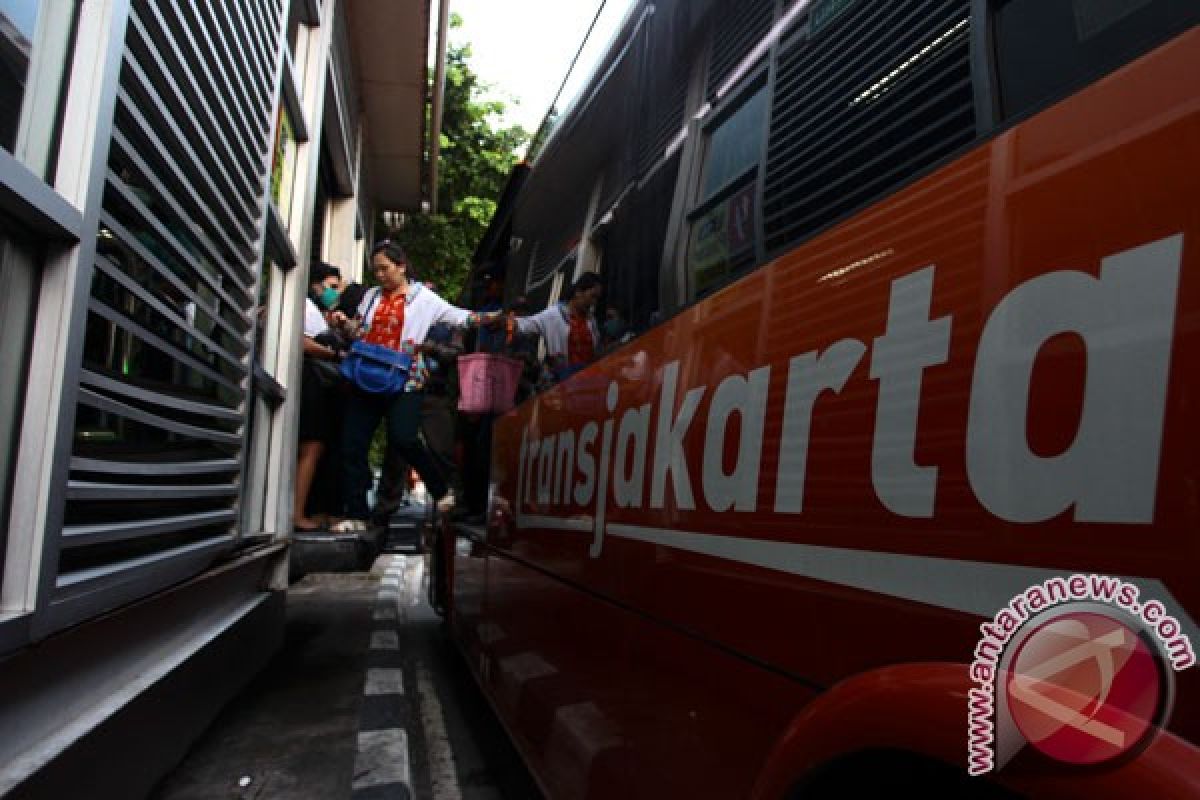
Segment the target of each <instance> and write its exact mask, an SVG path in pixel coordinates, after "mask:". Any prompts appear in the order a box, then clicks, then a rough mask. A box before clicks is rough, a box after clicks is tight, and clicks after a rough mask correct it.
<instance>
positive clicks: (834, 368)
mask: <svg viewBox="0 0 1200 800" xmlns="http://www.w3.org/2000/svg"><path fill="white" fill-rule="evenodd" d="M866 352H867V346H866V345H865V344H863V343H862V342H860V341H858V340H857V339H842V340H841V341H840V342H834V343H833V344H832V345H830V347H829V349H828V350H826V351H825V352H824V353H821V354H820V355H819V356H818V355H817V354H816V352H811V353H804V354H803V355H799V356H796V357H795V358H793V359H792V361H791V364H790V365H789V367H788V385H787V398H786V399H785V400H784V404H783V434H782V436H781V437H780V447H779V474H778V475H777V476H776V479H775V511H776V512H777V513H780V514H799V513H800V512H801V511H803V510H804V474H805V472H806V471H807V470H808V436H809V432H810V430H811V428H812V415H813V406H814V405H815V404H816V402H817V397H819V396H820V394H821V393H822V392H824V391H826V390H828V391H833V392H841V391H842V387H844V386H845V385H846V381H848V380H850V373H852V372H854V368H855V367H857V366H858V364H859V362H860V361H862V357H863V356H864V355H866Z"/></svg>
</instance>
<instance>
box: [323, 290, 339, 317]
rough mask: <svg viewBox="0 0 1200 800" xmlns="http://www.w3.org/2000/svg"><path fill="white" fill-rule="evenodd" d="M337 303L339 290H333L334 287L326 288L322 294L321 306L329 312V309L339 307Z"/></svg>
mask: <svg viewBox="0 0 1200 800" xmlns="http://www.w3.org/2000/svg"><path fill="white" fill-rule="evenodd" d="M337 301H338V290H337V289H335V288H333V287H332V286H326V287H325V290H324V291H323V292H321V305H322V306H324V308H325V310H326V311H328V310H329V309H331V308H333V307H334V306H335V305H337Z"/></svg>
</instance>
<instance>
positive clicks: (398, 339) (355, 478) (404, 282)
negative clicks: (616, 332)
mask: <svg viewBox="0 0 1200 800" xmlns="http://www.w3.org/2000/svg"><path fill="white" fill-rule="evenodd" d="M371 268H372V270H373V271H374V273H375V278H376V280H378V281H379V286H377V287H374V288H372V289H369V290H367V292H366V293H365V294H364V295H363V298H362V301H361V302H360V303H359V306H358V310H357V313H356V314H355V316H354V318H353V319H351V318H349V317H348V315H346V314H345V313H343V312H336V311H335V312H334V313H333V315H332V319H333V322H334V324H337V325H340V326H343V327H344V328H346V329H347V330H348V331H349V332H350V333H351V334H352V335H357V336H358V337H359V338H361V339H362V340H363V341H365V342H367V343H370V344H375V345H381V346H383V347H387V348H389V349H391V350H396V351H398V352H401V353H406V354H408V355H411V356H412V357H413V362H412V367H411V369H410V371H409V374H408V379H407V381H406V383H405V386H404V389H403V390H402V391H400V392H396V393H394V394H373V393H370V392H365V391H363V390H361V389H359V388H357V387H354V388H352V389H351V391H350V395H349V397H348V398H347V403H346V412H345V416H344V418H343V429H342V457H343V459H342V460H343V464H342V480H343V486H344V494H345V502H346V521H345V522H344V523H342V526H341V529H342V530H348V531H354V530H364V529H365V528H366V520H367V518H368V515H369V513H370V509H368V508H367V498H366V494H367V489H368V488H369V487H370V483H371V471H370V467H369V466H368V464H367V451H368V449H369V448H370V444H371V436H372V435H373V434H374V432H375V428H376V426H378V425H379V420H380V419H384V418H386V419H387V431H388V448H389V449H395V450H397V451H398V452H399V453H400V454H401V455H402V456H403V457H404V460H405V461H407V462H408V463H409V464H410V465H411V466H412V467H413V469H415V470H416V471H417V473H418V474H419V475H420V476H421V480H423V481H424V482H425V486H426V488H427V489H428V490H429V493H430V495H432V496H433V498H434V499H435V500H436V501H437V504H438V510H440V511H443V512H446V511H449V510H450V509H451V508H452V507H453V504H454V496H453V495H452V494H450V493H449V491H448V487H447V486H446V479H445V477H444V476H443V475H442V474H441V473H440V472H439V471H438V469H437V467H436V466H435V465H434V463H433V461H432V459H431V458H430V455H429V453H428V452H427V451H426V450H425V448H424V447H423V446H422V445H421V442H420V439H419V438H418V436H417V431H418V429H419V426H420V415H421V402H422V392H423V389H424V383H425V379H426V377H427V374H428V371H427V370H426V367H425V363H424V358H423V353H424V351H425V350H426V349H428V348H427V346H426V339H427V337H428V334H429V329H430V328H431V327H433V326H434V325H436V324H437V323H439V322H443V323H446V324H447V325H451V326H455V327H462V326H475V325H479V324H481V323H483V324H503V319H504V318H503V315H502V314H499V313H496V314H478V313H475V312H471V311H467V310H466V309H462V308H458V307H457V306H453V305H451V304H450V303H447V302H446V301H445V300H443V299H442V298H441V297H439V296H438V295H437V294H436V293H435V292H434V291H433V290H431V289H429V288H427V287H425V286H423V285H421V284H420V283H418V282H417V281H416V280H415V278H416V276H415V274H414V271H413V269H412V266H411V265H410V264H409V262H408V256H407V255H406V254H405V252H404V248H403V247H401V246H400V245H399V244H398V243H396V242H393V241H391V240H390V239H384V240H382V241H380V242H378V243H376V244H375V246H374V247H372V248H371Z"/></svg>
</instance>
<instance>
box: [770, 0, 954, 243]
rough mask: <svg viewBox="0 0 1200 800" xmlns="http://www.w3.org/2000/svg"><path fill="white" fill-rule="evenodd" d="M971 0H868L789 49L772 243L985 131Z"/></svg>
mask: <svg viewBox="0 0 1200 800" xmlns="http://www.w3.org/2000/svg"><path fill="white" fill-rule="evenodd" d="M975 134H976V128H975V109H974V97H973V93H972V85H971V63H970V2H969V0H954V2H942V1H941V0H936V1H935V0H896V1H895V2H871V1H869V0H860V1H859V2H856V3H854V4H852V5H851V6H850V7H849V9H847V10H846V11H844V12H842V14H841V16H839V17H837V18H836V19H834V20H833V21H832V22H828V23H827V24H826V25H824V26H822V27H821V28H820V30H819V31H818V32H817V33H816V34H815V35H811V36H801V37H798V38H797V39H795V40H793V42H792V43H791V44H790V46H789V47H788V48H787V49H786V50H784V51H783V52H782V53H781V54H780V56H779V63H778V72H777V76H776V81H775V95H774V99H773V101H772V110H771V130H770V144H769V147H768V153H767V172H766V180H765V184H764V202H763V212H764V213H763V221H764V230H765V235H766V243H767V249H768V252H777V251H778V250H780V249H782V248H785V247H788V246H792V245H794V244H796V243H797V242H798V241H800V240H801V239H803V238H805V237H807V236H809V235H811V234H813V233H815V232H816V231H818V230H820V229H821V228H823V227H825V226H827V225H829V224H831V223H833V222H835V221H837V220H838V219H840V218H842V217H844V216H845V215H847V214H849V213H851V212H853V211H854V210H856V209H859V208H862V207H863V206H865V205H867V204H868V203H870V202H872V201H873V200H875V199H876V198H878V197H880V196H881V195H883V194H884V193H886V192H888V191H892V190H894V189H896V188H897V187H898V186H899V185H900V184H902V183H904V182H905V181H907V180H910V179H911V178H913V177H915V176H917V175H919V174H920V173H922V172H923V171H925V170H927V169H928V168H929V167H931V166H933V165H934V164H936V163H938V162H939V161H941V160H942V159H944V158H945V157H947V156H948V155H950V154H952V153H954V152H955V151H957V150H958V149H959V148H961V147H963V146H964V145H966V144H968V143H970V142H971V141H973V140H974V138H975Z"/></svg>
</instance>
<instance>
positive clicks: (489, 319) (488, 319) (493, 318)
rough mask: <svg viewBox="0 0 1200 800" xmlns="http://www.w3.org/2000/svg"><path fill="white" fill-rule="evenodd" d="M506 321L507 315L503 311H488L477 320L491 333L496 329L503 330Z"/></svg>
mask: <svg viewBox="0 0 1200 800" xmlns="http://www.w3.org/2000/svg"><path fill="white" fill-rule="evenodd" d="M507 321H508V315H507V314H505V313H504V312H503V311H488V312H487V313H485V314H481V315H480V318H479V322H480V324H481V325H483V327H485V328H487V329H488V330H492V331H494V330H496V329H497V328H503V327H504V326H505V324H506V323H507Z"/></svg>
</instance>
